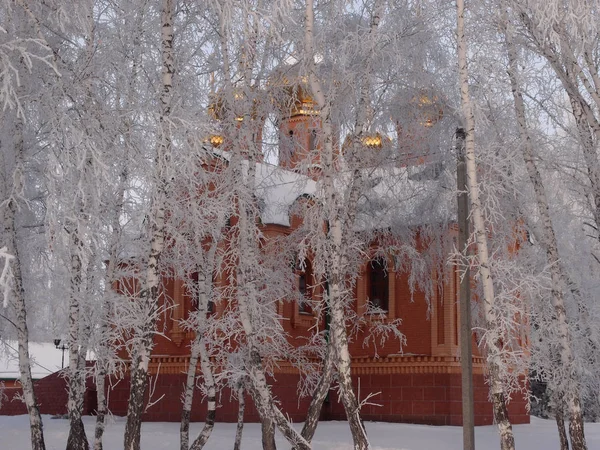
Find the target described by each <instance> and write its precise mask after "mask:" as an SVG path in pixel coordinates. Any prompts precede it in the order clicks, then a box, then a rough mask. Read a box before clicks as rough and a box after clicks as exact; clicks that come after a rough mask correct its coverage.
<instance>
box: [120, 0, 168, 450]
mask: <svg viewBox="0 0 600 450" xmlns="http://www.w3.org/2000/svg"><path fill="white" fill-rule="evenodd" d="M173 7H174V0H162V5H161V49H162V92H161V96H160V116H159V139H160V145H159V146H158V149H157V155H156V161H155V180H156V183H157V187H156V191H155V194H154V198H153V201H152V211H153V212H152V224H151V233H150V236H151V237H150V254H149V255H148V262H147V267H146V274H145V285H144V286H143V288H142V291H141V293H140V299H139V301H140V302H141V303H142V304H143V305H144V307H145V311H146V312H147V316H146V317H145V323H144V324H143V325H142V327H141V330H140V334H141V336H140V341H139V344H138V345H137V348H136V349H134V353H133V356H132V363H131V388H130V389H131V390H130V394H129V404H128V408H127V422H126V424H125V436H124V447H125V450H140V434H141V419H142V417H141V416H142V413H143V411H144V394H145V391H146V388H147V385H148V366H149V364H150V357H151V353H152V348H153V345H154V333H155V328H156V320H157V317H156V314H157V311H158V296H159V286H160V267H159V259H160V256H161V254H162V252H163V249H164V242H165V207H166V197H167V195H166V194H167V192H166V191H167V169H168V161H169V158H170V153H171V139H170V136H169V131H168V123H167V122H168V120H169V116H170V113H171V99H172V88H173V75H174V72H175V68H174V55H173Z"/></svg>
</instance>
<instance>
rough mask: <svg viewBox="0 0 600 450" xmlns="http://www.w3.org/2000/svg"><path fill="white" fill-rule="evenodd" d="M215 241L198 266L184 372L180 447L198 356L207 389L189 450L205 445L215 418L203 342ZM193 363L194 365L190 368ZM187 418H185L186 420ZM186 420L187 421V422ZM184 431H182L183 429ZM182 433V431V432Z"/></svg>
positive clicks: (214, 394)
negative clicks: (193, 321) (191, 336)
mask: <svg viewBox="0 0 600 450" xmlns="http://www.w3.org/2000/svg"><path fill="white" fill-rule="evenodd" d="M216 247H217V245H216V243H213V244H212V246H211V249H210V250H209V252H208V254H207V258H206V259H207V261H206V264H205V266H204V267H202V268H200V272H199V273H198V289H199V295H198V311H197V313H196V324H197V326H196V337H195V338H194V342H193V344H192V352H191V356H190V367H189V369H188V375H187V383H186V393H185V402H184V415H182V419H181V428H182V444H181V450H187V447H186V448H185V449H184V439H187V440H188V441H189V432H188V431H186V428H187V429H189V417H190V411H191V407H192V400H193V395H194V386H195V378H196V366H197V364H198V360H200V370H201V372H202V377H203V380H204V386H205V389H206V393H207V402H208V405H207V411H206V419H205V421H204V427H203V428H202V431H201V432H200V434H199V435H198V437H197V438H196V439H195V440H194V442H193V443H192V446H191V447H190V449H191V450H200V449H202V448H203V447H204V445H205V444H206V442H207V441H208V439H209V438H210V435H211V433H212V430H213V427H214V425H215V418H216V414H217V388H216V383H215V379H214V376H213V370H212V365H211V362H210V358H209V355H208V352H207V351H206V345H205V344H204V340H203V339H204V333H205V324H206V315H207V314H208V302H209V301H210V299H211V297H212V292H211V291H212V289H211V287H210V284H211V283H212V273H213V267H214V257H215V252H216ZM192 364H193V365H194V367H193V371H192ZM186 418H187V420H185V419H186ZM186 422H187V423H186ZM184 431H185V433H184ZM184 434H185V435H184Z"/></svg>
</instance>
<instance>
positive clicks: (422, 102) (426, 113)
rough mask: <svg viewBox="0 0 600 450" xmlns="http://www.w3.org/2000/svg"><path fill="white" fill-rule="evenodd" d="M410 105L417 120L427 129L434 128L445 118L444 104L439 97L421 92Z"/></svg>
mask: <svg viewBox="0 0 600 450" xmlns="http://www.w3.org/2000/svg"><path fill="white" fill-rule="evenodd" d="M410 103H411V106H412V109H413V114H414V116H415V119H416V120H417V121H418V122H419V124H421V125H423V126H425V127H432V126H433V125H435V124H436V123H437V122H438V121H440V120H442V118H443V117H444V110H443V107H442V102H441V101H440V99H439V97H438V96H437V95H434V94H431V93H429V92H426V91H421V92H420V93H419V94H418V95H416V96H414V97H413V98H412V99H411V101H410Z"/></svg>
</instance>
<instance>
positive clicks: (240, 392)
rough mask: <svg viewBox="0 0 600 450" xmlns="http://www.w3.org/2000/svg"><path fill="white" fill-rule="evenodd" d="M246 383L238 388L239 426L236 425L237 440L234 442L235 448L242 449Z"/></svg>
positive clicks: (235, 449)
mask: <svg viewBox="0 0 600 450" xmlns="http://www.w3.org/2000/svg"><path fill="white" fill-rule="evenodd" d="M244 391H245V389H244V385H243V384H241V385H240V388H239V389H238V403H239V406H238V415H237V426H236V427H235V442H234V443H233V450H240V449H241V447H242V433H243V432H244V410H245V408H246V400H245V398H244Z"/></svg>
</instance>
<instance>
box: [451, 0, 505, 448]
mask: <svg viewBox="0 0 600 450" xmlns="http://www.w3.org/2000/svg"><path fill="white" fill-rule="evenodd" d="M456 6H457V21H456V25H457V26H456V32H457V43H458V71H459V79H460V94H461V104H462V110H463V115H464V119H465V133H466V136H465V159H466V166H467V185H468V188H469V197H470V200H471V216H472V218H473V228H474V232H475V242H476V244H477V259H478V265H479V267H478V269H479V275H480V279H481V283H482V285H483V305H482V306H483V312H484V318H485V324H486V332H487V333H488V336H490V337H489V338H488V339H486V342H485V344H486V351H487V365H488V371H489V374H488V377H489V380H490V391H491V396H492V402H493V408H494V419H495V421H496V424H497V426H498V430H499V432H500V447H501V449H502V450H514V448H515V439H514V435H513V431H512V425H511V423H510V420H509V418H508V413H507V410H506V400H505V394H504V383H503V381H502V379H501V376H500V369H501V365H502V358H501V349H500V346H499V342H498V340H499V339H500V336H498V331H497V330H498V318H497V313H496V310H495V305H494V303H495V297H494V282H493V279H492V274H491V271H490V266H489V253H488V244H487V230H486V228H485V222H484V217H483V210H482V206H481V200H480V197H479V187H478V184H477V164H476V162H475V117H474V114H473V105H472V102H471V98H470V95H469V72H468V68H467V41H466V38H465V26H464V14H465V4H464V0H457V2H456Z"/></svg>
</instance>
